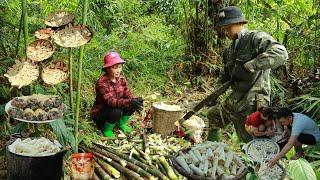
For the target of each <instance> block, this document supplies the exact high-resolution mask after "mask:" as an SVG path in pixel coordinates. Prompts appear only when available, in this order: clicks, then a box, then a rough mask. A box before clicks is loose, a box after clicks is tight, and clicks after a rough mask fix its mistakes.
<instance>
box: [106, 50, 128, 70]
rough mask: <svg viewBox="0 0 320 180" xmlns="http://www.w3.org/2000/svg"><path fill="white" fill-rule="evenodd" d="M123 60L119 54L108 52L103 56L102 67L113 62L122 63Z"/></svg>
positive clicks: (109, 65)
mask: <svg viewBox="0 0 320 180" xmlns="http://www.w3.org/2000/svg"><path fill="white" fill-rule="evenodd" d="M124 63H125V62H124V60H123V59H121V57H120V55H119V54H118V53H117V52H109V53H108V54H107V55H105V56H104V65H103V68H108V67H111V66H113V65H115V64H124Z"/></svg>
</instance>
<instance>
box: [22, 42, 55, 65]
mask: <svg viewBox="0 0 320 180" xmlns="http://www.w3.org/2000/svg"><path fill="white" fill-rule="evenodd" d="M53 52H54V48H53V44H52V43H51V42H50V41H48V40H45V39H38V40H35V41H33V42H32V43H31V44H30V45H29V46H28V48H27V57H28V58H29V59H30V60H32V61H35V62H40V61H43V60H45V59H48V58H49V57H51V56H52V54H53Z"/></svg>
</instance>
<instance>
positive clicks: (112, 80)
mask: <svg viewBox="0 0 320 180" xmlns="http://www.w3.org/2000/svg"><path fill="white" fill-rule="evenodd" d="M124 63H125V61H124V60H123V59H121V58H120V55H119V54H118V53H117V52H110V53H108V54H107V55H106V56H105V57H104V66H103V71H105V74H104V75H102V76H101V77H100V78H99V80H98V81H97V83H96V86H95V89H96V100H95V102H94V105H93V107H92V118H93V121H94V122H95V123H96V124H97V126H98V128H99V129H100V130H101V131H102V133H103V135H104V136H106V137H113V136H114V134H113V128H114V126H115V125H116V124H117V123H119V128H120V129H121V130H122V131H124V132H125V133H130V132H131V131H132V129H131V128H130V127H129V126H128V125H127V123H128V122H129V118H130V116H131V115H132V114H133V113H134V112H135V111H140V110H141V109H142V103H143V100H142V98H141V97H138V98H134V97H133V96H132V93H131V92H130V89H129V87H128V84H127V81H126V79H125V77H124V76H123V75H122V74H121V72H122V65H123V64H124Z"/></svg>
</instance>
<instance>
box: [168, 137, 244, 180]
mask: <svg viewBox="0 0 320 180" xmlns="http://www.w3.org/2000/svg"><path fill="white" fill-rule="evenodd" d="M171 161H172V163H173V166H174V168H175V169H176V170H177V171H178V172H179V173H180V174H182V175H184V176H185V177H187V178H189V179H197V180H202V179H212V180H214V179H232V180H236V179H242V178H243V177H245V175H246V174H247V172H248V168H247V165H246V163H245V162H244V161H243V160H242V159H241V157H240V156H239V155H237V154H236V153H234V152H233V151H232V150H231V148H230V147H229V146H228V145H226V144H224V143H220V142H210V141H207V142H206V143H203V144H197V145H195V146H194V147H192V148H187V149H183V150H181V151H179V152H178V153H177V155H176V156H175V157H174V158H172V159H171Z"/></svg>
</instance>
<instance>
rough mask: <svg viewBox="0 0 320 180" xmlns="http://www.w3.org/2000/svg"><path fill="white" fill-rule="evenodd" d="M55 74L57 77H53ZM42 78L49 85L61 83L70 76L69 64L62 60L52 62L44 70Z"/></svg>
mask: <svg viewBox="0 0 320 180" xmlns="http://www.w3.org/2000/svg"><path fill="white" fill-rule="evenodd" d="M53 76H55V77H56V78H53V79H52V77H53ZM41 78H42V80H43V82H45V83H46V84H48V85H56V84H59V83H61V82H63V81H65V80H67V78H68V66H67V65H66V64H65V63H64V62H63V61H61V60H57V61H53V62H50V63H48V64H47V65H46V67H45V68H44V69H43V70H42V73H41Z"/></svg>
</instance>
